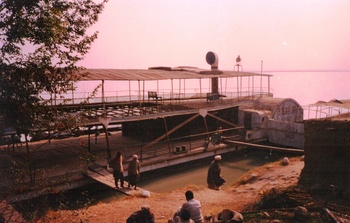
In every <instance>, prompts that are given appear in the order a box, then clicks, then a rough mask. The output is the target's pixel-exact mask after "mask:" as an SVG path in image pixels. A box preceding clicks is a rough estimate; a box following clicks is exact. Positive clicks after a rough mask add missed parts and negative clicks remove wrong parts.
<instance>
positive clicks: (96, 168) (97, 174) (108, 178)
mask: <svg viewBox="0 0 350 223" xmlns="http://www.w3.org/2000/svg"><path fill="white" fill-rule="evenodd" d="M85 174H86V176H88V177H90V178H91V179H93V180H95V181H97V182H100V183H102V184H104V185H106V186H108V187H110V188H112V189H114V190H117V191H119V192H121V193H123V194H126V195H129V196H136V195H140V193H139V192H140V191H141V192H143V191H146V190H145V189H142V188H140V187H137V190H135V189H133V187H130V188H128V187H127V185H128V182H127V181H125V180H124V186H125V188H122V187H121V186H120V182H118V186H119V187H118V188H116V187H115V183H114V178H113V174H112V173H109V172H108V171H107V170H106V169H105V168H103V167H102V166H100V165H97V164H94V165H91V166H89V168H88V170H87V171H86V173H85Z"/></svg>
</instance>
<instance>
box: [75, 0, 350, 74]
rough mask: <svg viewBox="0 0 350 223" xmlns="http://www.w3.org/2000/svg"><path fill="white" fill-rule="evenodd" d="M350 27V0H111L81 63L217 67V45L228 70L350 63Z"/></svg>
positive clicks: (93, 65) (343, 65)
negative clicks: (212, 57) (209, 57)
mask: <svg viewBox="0 0 350 223" xmlns="http://www.w3.org/2000/svg"><path fill="white" fill-rule="evenodd" d="M349 27H350V1H349V0H308V1H295V0H284V1H279V0H274V1H273V0H267V1H261V0H255V1H254V0H252V1H244V0H235V1H230V0H218V1H206V0H200V1H199V0H191V1H187V0H176V1H173V0H167V1H164V0H147V1H135V0H130V1H120V0H110V1H109V2H108V3H107V5H106V7H105V10H104V12H103V14H102V15H101V16H100V20H99V22H98V23H97V24H96V25H95V26H94V27H93V30H98V31H99V37H98V39H97V40H96V41H95V43H94V44H93V46H92V49H91V50H90V53H89V54H88V55H87V56H86V59H85V60H84V61H82V62H81V63H80V65H83V66H85V67H87V68H116V69H134V68H137V69H147V68H148V67H151V66H170V67H175V66H196V67H200V68H208V69H209V65H208V64H207V63H206V61H205V55H206V53H207V52H208V51H214V52H216V54H217V55H218V56H219V69H222V70H232V69H233V66H234V64H235V58H236V57H237V56H238V55H240V56H241V58H242V65H243V68H244V70H245V71H260V67H261V61H264V62H263V67H264V70H289V69H298V70H300V69H307V70H309V69H319V70H334V69H336V70H350V61H349V60H350V28H349Z"/></svg>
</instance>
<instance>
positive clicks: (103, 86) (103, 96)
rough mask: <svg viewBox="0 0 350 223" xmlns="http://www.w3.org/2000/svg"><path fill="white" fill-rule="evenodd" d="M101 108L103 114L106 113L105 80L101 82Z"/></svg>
mask: <svg viewBox="0 0 350 223" xmlns="http://www.w3.org/2000/svg"><path fill="white" fill-rule="evenodd" d="M102 108H103V112H105V111H106V105H105V80H102Z"/></svg>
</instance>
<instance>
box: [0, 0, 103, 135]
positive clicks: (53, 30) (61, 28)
mask: <svg viewBox="0 0 350 223" xmlns="http://www.w3.org/2000/svg"><path fill="white" fill-rule="evenodd" d="M101 1H102V2H100V3H96V2H95V1H93V0H2V1H1V2H0V122H1V120H2V126H1V125H0V131H1V127H2V129H3V128H4V127H8V126H11V127H13V128H15V130H16V131H17V133H19V134H26V135H27V134H28V133H29V131H30V130H31V129H32V128H33V127H34V126H38V125H39V124H38V123H36V122H38V121H42V122H43V123H44V122H46V123H49V122H50V120H47V119H46V118H45V117H48V118H50V115H47V114H53V111H50V112H48V111H47V110H48V109H49V108H50V106H45V104H44V103H42V101H43V100H42V98H40V94H41V93H42V92H49V93H51V94H52V95H56V93H65V92H67V91H69V90H72V86H73V85H72V83H74V82H76V81H77V80H79V78H81V75H82V72H77V71H79V70H81V69H82V68H81V67H78V66H77V65H76V64H77V62H78V61H80V60H82V59H83V57H84V55H85V54H86V53H87V52H88V50H89V49H90V47H91V44H92V42H93V41H94V40H95V39H96V38H97V32H95V33H92V34H89V30H88V29H89V28H90V27H91V26H92V25H93V24H94V23H96V22H97V20H98V16H99V14H100V13H101V12H102V10H103V7H104V5H105V3H106V2H107V1H108V0H101ZM44 114H45V115H44ZM51 119H52V117H51ZM0 124H1V123H0ZM0 133H1V132H0Z"/></svg>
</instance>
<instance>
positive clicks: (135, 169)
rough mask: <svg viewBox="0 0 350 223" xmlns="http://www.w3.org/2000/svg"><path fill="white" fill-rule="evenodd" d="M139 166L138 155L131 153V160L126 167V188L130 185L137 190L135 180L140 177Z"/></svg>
mask: <svg viewBox="0 0 350 223" xmlns="http://www.w3.org/2000/svg"><path fill="white" fill-rule="evenodd" d="M140 168H141V164H140V161H139V160H138V156H137V155H136V154H134V155H132V160H131V161H130V163H129V167H128V176H129V184H128V188H130V185H131V186H133V187H134V189H135V190H137V182H138V181H139V178H140Z"/></svg>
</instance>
